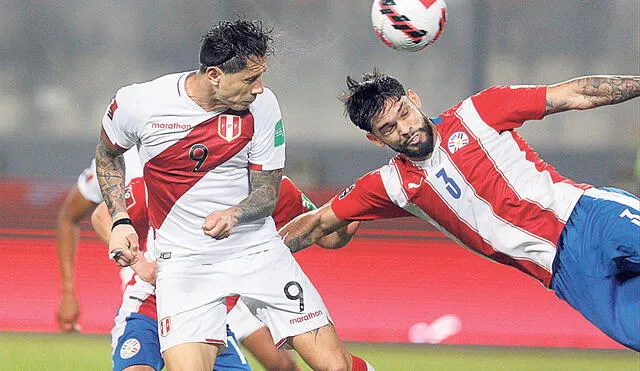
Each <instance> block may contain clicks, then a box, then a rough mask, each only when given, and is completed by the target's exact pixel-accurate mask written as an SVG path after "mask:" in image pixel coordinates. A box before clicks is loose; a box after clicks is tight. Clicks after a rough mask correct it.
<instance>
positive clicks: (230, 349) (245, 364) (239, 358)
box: [213, 326, 251, 371]
mask: <svg viewBox="0 0 640 371" xmlns="http://www.w3.org/2000/svg"><path fill="white" fill-rule="evenodd" d="M213 370H214V371H227V370H235V371H250V370H251V366H250V365H249V361H248V360H247V357H245V356H244V353H242V349H240V344H239V342H238V340H237V339H236V337H235V335H234V333H233V331H231V329H229V326H227V350H225V351H224V353H222V354H220V355H218V357H216V364H215V365H213Z"/></svg>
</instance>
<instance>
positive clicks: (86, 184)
mask: <svg viewBox="0 0 640 371" xmlns="http://www.w3.org/2000/svg"><path fill="white" fill-rule="evenodd" d="M123 157H124V166H125V168H126V174H125V184H129V182H130V181H131V179H133V178H138V177H141V176H142V165H140V157H138V150H137V149H136V148H132V149H130V150H128V151H127V152H125V153H124V154H123ZM77 184H78V191H80V194H81V195H82V197H84V198H85V199H87V200H89V201H91V202H93V203H95V204H99V203H100V202H102V193H101V192H100V185H99V184H98V178H96V159H95V158H94V159H92V160H91V165H89V167H88V168H86V169H84V170H83V171H82V174H80V176H79V177H78V182H77Z"/></svg>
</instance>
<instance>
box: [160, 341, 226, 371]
mask: <svg viewBox="0 0 640 371" xmlns="http://www.w3.org/2000/svg"><path fill="white" fill-rule="evenodd" d="M219 347H220V346H219V345H214V344H208V343H182V344H178V345H174V346H172V347H170V348H169V349H167V350H165V351H164V352H162V356H163V357H164V360H165V362H166V364H167V370H168V371H211V370H212V369H213V364H214V362H215V360H216V354H217V353H218V348H219Z"/></svg>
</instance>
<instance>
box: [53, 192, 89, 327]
mask: <svg viewBox="0 0 640 371" xmlns="http://www.w3.org/2000/svg"><path fill="white" fill-rule="evenodd" d="M95 207H96V204H95V203H93V202H91V201H89V200H87V199H86V198H84V196H82V194H81V193H80V191H79V190H78V186H77V185H74V186H73V188H72V189H71V190H70V191H69V193H68V194H67V197H66V198H65V200H64V202H63V204H62V207H61V208H60V211H59V213H58V225H57V229H56V247H57V249H58V262H59V265H60V286H61V289H62V297H61V298H60V303H59V305H58V324H59V325H60V330H62V331H64V332H71V331H78V330H79V326H78V323H77V321H78V316H79V314H80V303H79V302H78V298H77V296H76V292H75V286H74V282H73V272H74V265H75V257H76V249H77V247H78V231H79V227H78V224H79V223H80V221H81V220H82V219H83V218H84V217H86V216H87V215H88V214H89V213H90V212H91V210H93V209H94V208H95Z"/></svg>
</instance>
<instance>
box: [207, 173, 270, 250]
mask: <svg viewBox="0 0 640 371" xmlns="http://www.w3.org/2000/svg"><path fill="white" fill-rule="evenodd" d="M281 181H282V169H277V170H270V171H261V170H249V182H250V183H251V192H250V193H249V195H248V196H247V197H246V198H245V199H244V200H242V201H240V203H239V204H238V205H237V206H234V207H230V208H228V209H226V210H220V211H215V212H213V213H211V214H209V215H207V217H206V218H205V219H204V224H203V225H202V229H203V230H204V233H205V234H206V235H208V236H211V237H213V238H215V239H218V240H220V239H223V238H227V237H229V235H230V234H231V230H232V229H233V227H235V226H236V225H238V224H242V223H247V222H251V221H254V220H257V219H260V218H265V217H267V216H269V215H271V213H273V210H275V208H276V203H277V202H278V194H279V193H280V182H281Z"/></svg>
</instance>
